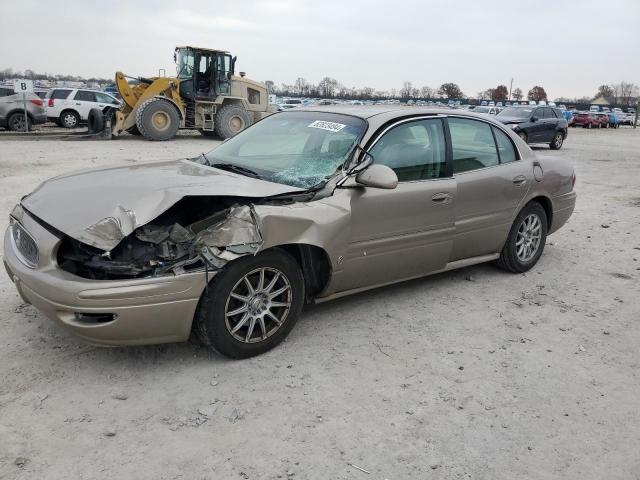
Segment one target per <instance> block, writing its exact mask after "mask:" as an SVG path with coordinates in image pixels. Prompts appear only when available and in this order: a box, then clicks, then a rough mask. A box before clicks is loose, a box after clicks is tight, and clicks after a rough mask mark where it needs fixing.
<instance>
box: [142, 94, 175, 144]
mask: <svg viewBox="0 0 640 480" xmlns="http://www.w3.org/2000/svg"><path fill="white" fill-rule="evenodd" d="M136 126H137V127H138V130H139V131H140V133H141V134H142V136H143V137H144V138H146V139H147V140H157V141H162V140H170V139H172V138H173V137H175V136H176V133H178V129H179V128H180V113H179V112H178V109H177V108H176V107H175V106H174V105H173V104H172V103H171V102H169V101H168V100H164V99H162V98H150V99H149V100H146V101H145V102H144V103H143V104H142V105H140V108H138V111H137V112H136Z"/></svg>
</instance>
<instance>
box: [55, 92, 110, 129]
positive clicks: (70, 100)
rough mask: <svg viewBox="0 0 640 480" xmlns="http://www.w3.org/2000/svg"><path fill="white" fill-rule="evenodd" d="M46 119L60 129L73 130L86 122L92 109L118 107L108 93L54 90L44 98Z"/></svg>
mask: <svg viewBox="0 0 640 480" xmlns="http://www.w3.org/2000/svg"><path fill="white" fill-rule="evenodd" d="M45 105H46V107H47V118H48V119H49V120H50V121H52V122H56V123H57V124H58V125H60V126H61V127H66V128H75V127H77V126H78V125H80V122H86V121H87V118H88V117H89V111H90V110H91V109H92V108H99V109H100V110H103V109H104V108H105V107H116V108H119V107H120V102H119V101H118V99H116V98H115V97H112V96H111V95H109V94H108V93H105V92H100V91H98V90H89V89H86V88H54V89H52V90H51V91H50V92H49V93H47V96H46V98H45Z"/></svg>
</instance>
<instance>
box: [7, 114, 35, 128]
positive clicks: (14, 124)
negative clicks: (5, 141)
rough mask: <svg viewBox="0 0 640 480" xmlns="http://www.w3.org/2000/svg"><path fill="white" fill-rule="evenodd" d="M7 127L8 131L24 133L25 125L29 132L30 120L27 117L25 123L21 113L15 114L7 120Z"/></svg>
mask: <svg viewBox="0 0 640 480" xmlns="http://www.w3.org/2000/svg"><path fill="white" fill-rule="evenodd" d="M7 125H8V126H9V129H10V130H12V131H14V132H25V131H26V129H27V125H28V127H29V130H31V120H30V119H29V117H27V119H26V121H25V118H24V113H23V112H16V113H13V114H11V116H10V117H9V119H8V120H7Z"/></svg>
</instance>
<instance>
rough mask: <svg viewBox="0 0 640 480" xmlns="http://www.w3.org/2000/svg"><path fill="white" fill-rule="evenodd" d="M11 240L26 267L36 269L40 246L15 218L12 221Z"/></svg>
mask: <svg viewBox="0 0 640 480" xmlns="http://www.w3.org/2000/svg"><path fill="white" fill-rule="evenodd" d="M11 238H12V240H13V246H14V248H15V251H16V254H17V255H18V257H19V258H20V260H22V262H23V263H24V264H25V265H26V266H28V267H31V268H35V267H36V266H37V265H38V246H37V245H36V242H35V241H34V240H33V238H32V237H31V235H29V233H28V232H27V231H26V230H25V229H24V227H23V226H22V225H20V224H19V223H18V222H17V221H15V220H14V219H13V218H12V219H11Z"/></svg>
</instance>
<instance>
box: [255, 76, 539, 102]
mask: <svg viewBox="0 0 640 480" xmlns="http://www.w3.org/2000/svg"><path fill="white" fill-rule="evenodd" d="M264 83H265V85H266V86H267V90H268V91H269V93H273V94H276V95H278V96H281V97H311V98H316V97H322V98H335V99H341V100H382V99H399V100H404V101H407V100H433V99H446V100H462V99H468V98H470V97H467V96H466V95H465V94H464V92H463V91H462V89H461V88H460V86H459V85H458V84H457V83H454V82H447V83H443V84H442V85H440V86H439V87H437V88H432V87H429V86H422V87H417V86H414V84H413V82H411V81H409V80H406V81H404V82H403V83H402V87H401V88H399V89H395V88H391V89H390V90H376V89H374V88H371V87H362V88H356V87H347V86H345V85H343V84H342V83H340V82H339V81H338V80H336V79H335V78H331V77H324V78H323V79H322V80H321V81H320V82H319V83H318V84H317V85H316V84H314V83H311V82H308V81H307V80H306V79H304V78H302V77H298V78H297V79H296V81H295V82H294V83H293V84H287V83H281V84H280V85H277V84H276V83H275V82H273V81H272V80H265V82H264ZM475 98H477V99H478V100H494V101H507V100H509V99H511V100H516V101H520V100H523V99H525V98H526V99H527V100H535V101H536V102H537V101H540V100H547V92H546V91H545V89H544V88H543V87H541V86H539V85H536V86H534V87H533V88H531V89H530V90H529V91H528V92H527V94H526V95H525V94H524V92H523V91H522V90H521V89H520V88H515V89H514V90H513V91H512V92H511V95H510V96H509V89H508V88H507V86H506V85H498V86H497V87H495V88H489V89H487V90H483V91H482V92H478V94H477V96H476V97H475Z"/></svg>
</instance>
